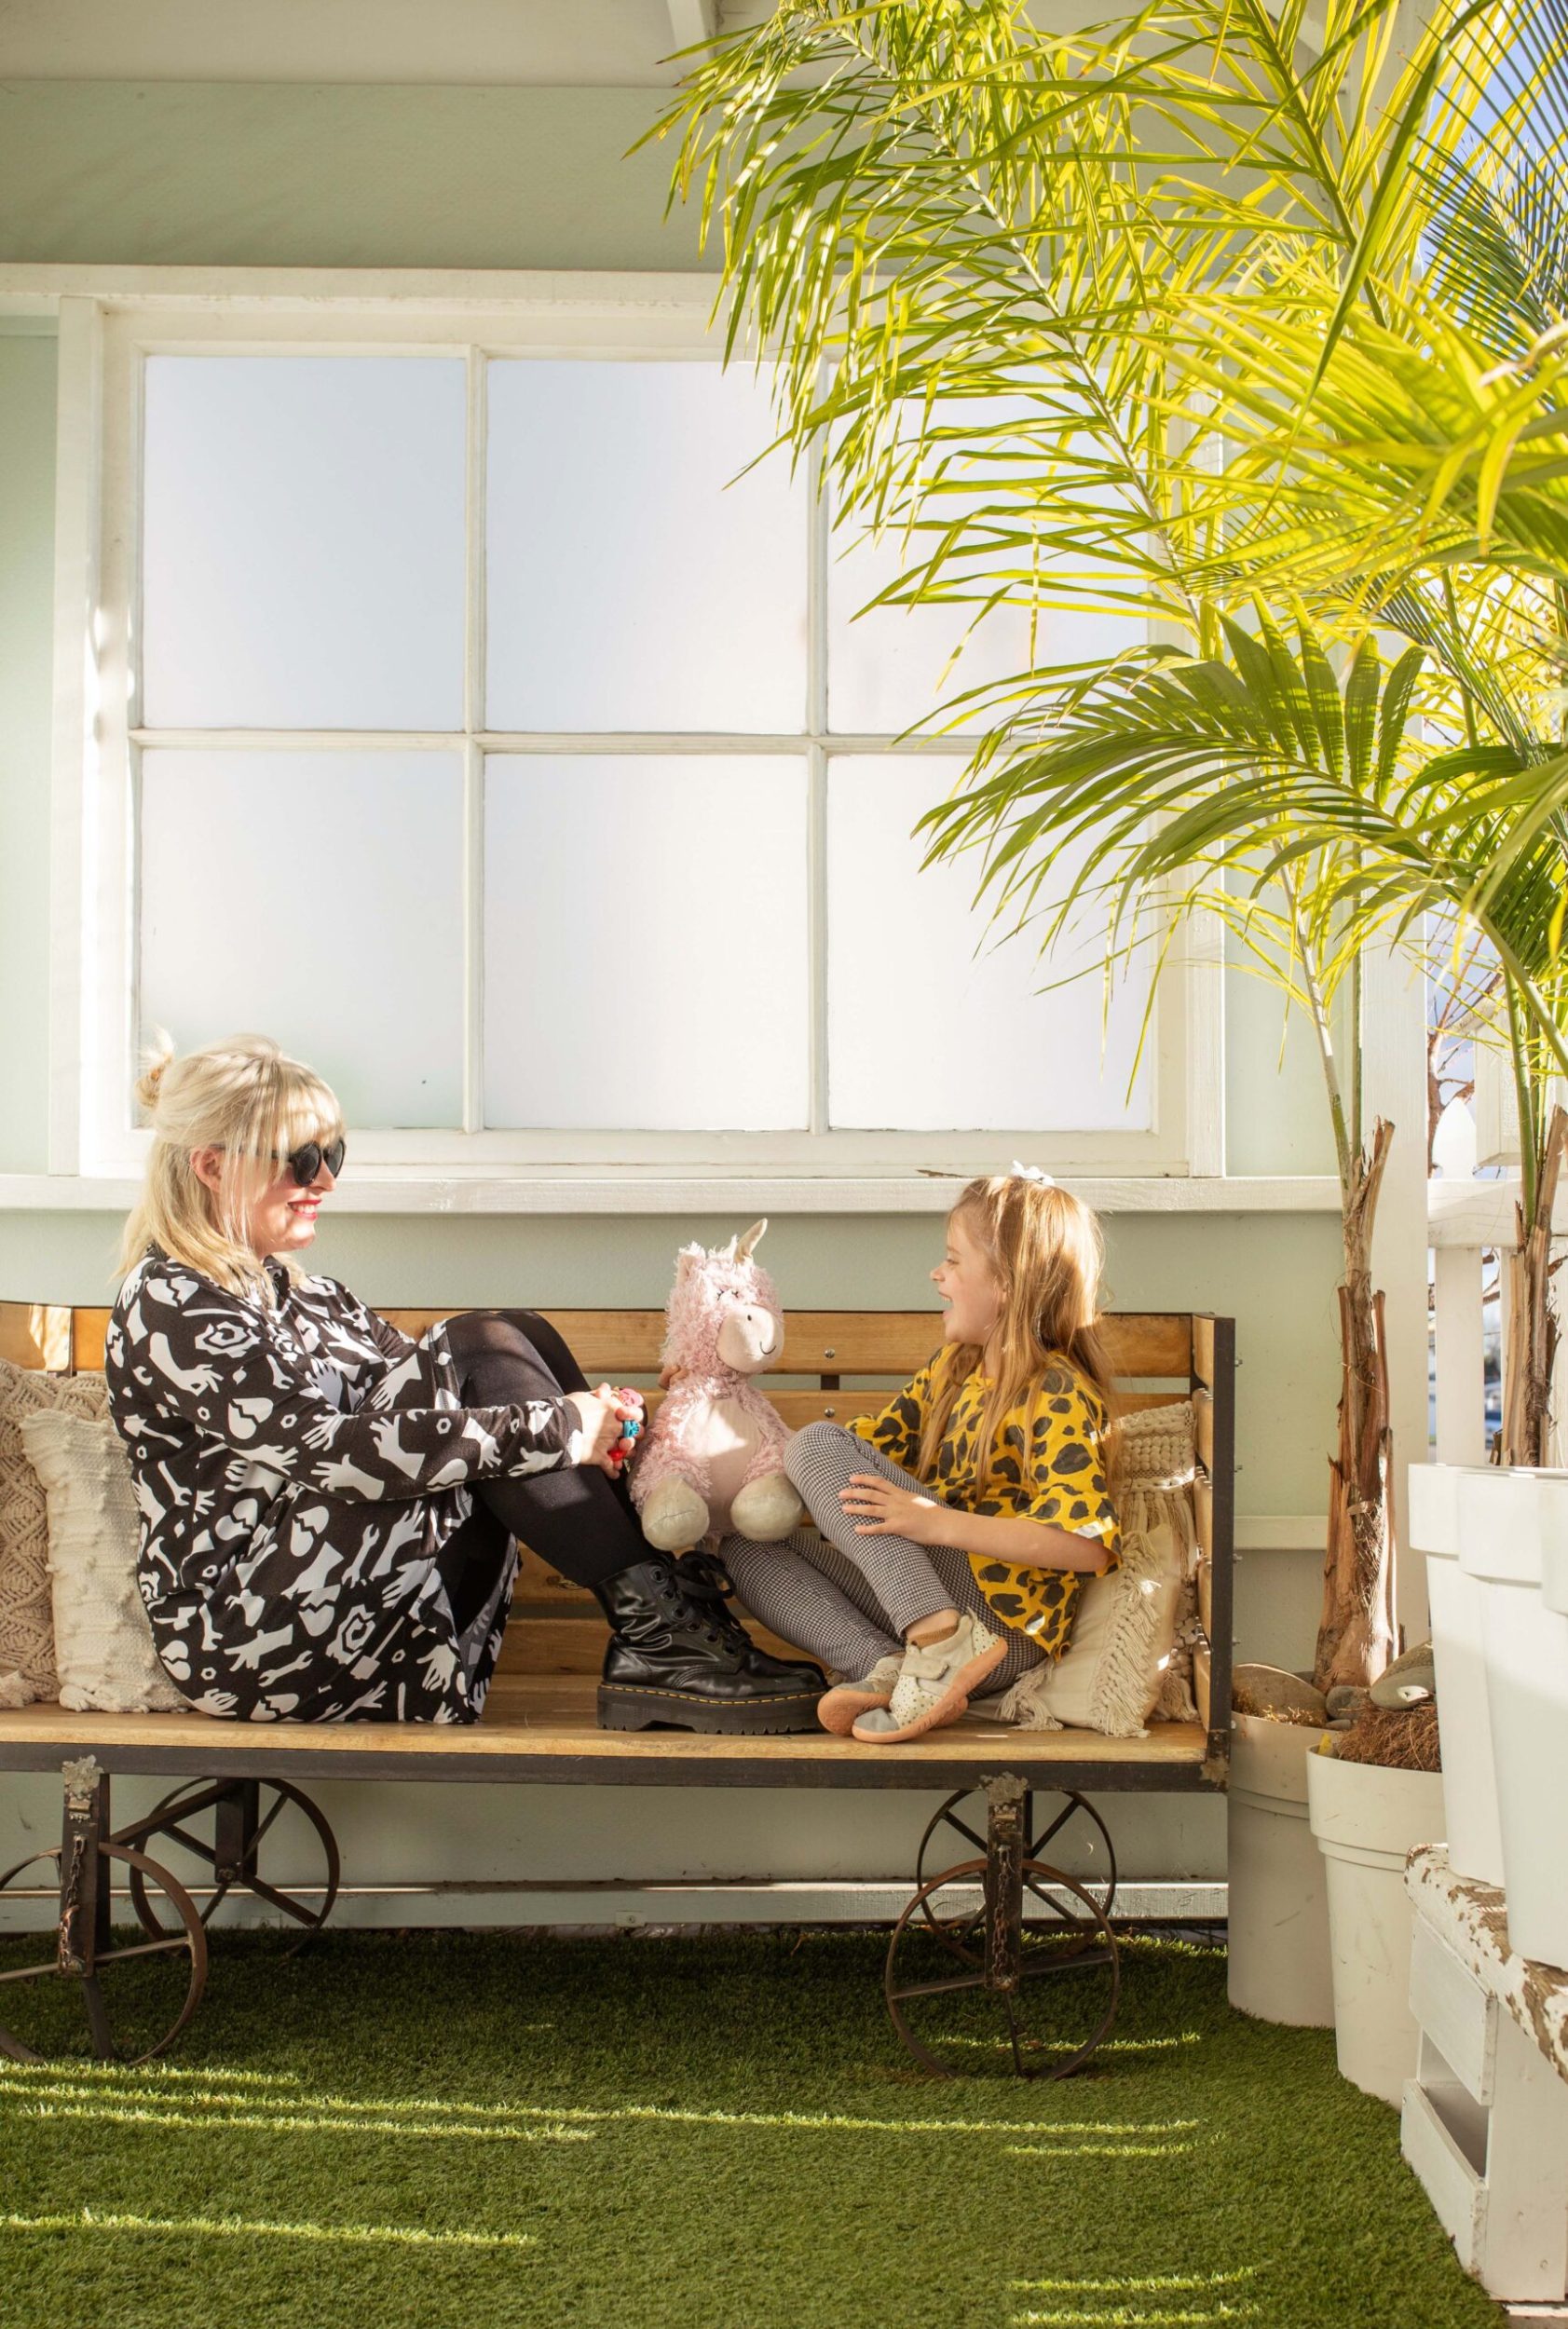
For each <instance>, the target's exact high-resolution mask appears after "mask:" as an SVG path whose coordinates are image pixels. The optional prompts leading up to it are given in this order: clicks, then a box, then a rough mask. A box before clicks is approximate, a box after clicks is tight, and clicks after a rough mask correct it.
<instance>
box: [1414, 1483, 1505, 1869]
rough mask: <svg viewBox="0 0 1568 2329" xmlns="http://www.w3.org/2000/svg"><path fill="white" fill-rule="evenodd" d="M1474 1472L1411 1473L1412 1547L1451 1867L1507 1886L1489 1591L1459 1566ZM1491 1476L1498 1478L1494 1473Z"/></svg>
mask: <svg viewBox="0 0 1568 2329" xmlns="http://www.w3.org/2000/svg"><path fill="white" fill-rule="evenodd" d="M1470 1468H1471V1467H1469V1466H1466V1465H1460V1464H1411V1467H1410V1474H1409V1505H1408V1510H1409V1514H1410V1540H1411V1549H1412V1550H1413V1551H1415V1552H1418V1553H1425V1556H1426V1599H1427V1603H1428V1606H1429V1608H1430V1610H1431V1614H1432V1655H1433V1658H1434V1661H1435V1662H1436V1665H1437V1669H1438V1735H1439V1737H1440V1738H1441V1741H1442V1761H1443V1770H1442V1780H1443V1818H1444V1821H1445V1824H1446V1834H1447V1841H1448V1859H1449V1866H1450V1867H1451V1868H1452V1871H1453V1873H1454V1874H1455V1875H1456V1876H1473V1877H1476V1878H1479V1881H1480V1882H1481V1883H1482V1884H1486V1885H1500V1884H1501V1883H1502V1881H1503V1832H1502V1828H1501V1826H1500V1824H1499V1822H1498V1817H1497V1774H1496V1770H1495V1768H1494V1766H1493V1759H1492V1718H1491V1715H1490V1712H1489V1710H1488V1707H1487V1692H1486V1655H1485V1652H1484V1650H1483V1648H1482V1646H1481V1625H1482V1617H1481V1612H1482V1608H1483V1606H1484V1603H1485V1599H1486V1588H1485V1587H1484V1586H1483V1585H1482V1584H1481V1583H1480V1582H1479V1579H1478V1578H1476V1577H1472V1576H1468V1575H1466V1572H1465V1570H1464V1569H1463V1568H1462V1566H1461V1565H1460V1559H1459V1483H1460V1481H1461V1479H1463V1478H1466V1477H1467V1476H1468V1474H1469V1471H1470ZM1478 1468H1479V1467H1478ZM1486 1468H1487V1471H1488V1472H1489V1473H1490V1474H1491V1476H1492V1477H1493V1478H1495V1477H1496V1475H1495V1473H1494V1472H1493V1470H1492V1467H1491V1466H1490V1465H1489V1466H1487V1467H1486Z"/></svg>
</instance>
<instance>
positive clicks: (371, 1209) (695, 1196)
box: [0, 1165, 1339, 1215]
mask: <svg viewBox="0 0 1568 2329" xmlns="http://www.w3.org/2000/svg"><path fill="white" fill-rule="evenodd" d="M966 1178H967V1176H966V1175H964V1174H961V1173H951V1174H946V1173H940V1174H926V1173H921V1174H900V1175H896V1176H893V1175H889V1176H873V1175H867V1174H856V1175H846V1174H831V1175H830V1174H807V1173H798V1172H797V1173H784V1172H778V1173H766V1172H758V1171H757V1170H755V1169H748V1170H745V1171H736V1172H732V1173H729V1174H718V1173H714V1172H693V1171H691V1170H690V1169H689V1168H688V1169H686V1170H684V1171H680V1172H675V1171H671V1172H657V1171H654V1170H652V1169H651V1168H649V1167H648V1166H647V1165H638V1166H632V1165H629V1166H627V1168H626V1169H625V1170H624V1171H623V1172H619V1173H613V1174H612V1173H607V1172H605V1171H604V1170H603V1169H602V1168H593V1169H588V1170H584V1169H583V1168H580V1167H578V1168H562V1169H560V1170H557V1171H553V1172H546V1171H542V1170H540V1169H539V1168H537V1167H536V1168H532V1169H530V1170H529V1171H527V1172H521V1171H520V1172H517V1173H509V1174H502V1173H498V1172H496V1171H494V1170H493V1169H492V1170H489V1171H485V1172H483V1173H481V1172H477V1171H475V1172H471V1173H466V1174H464V1173H451V1172H448V1173H443V1174H434V1173H429V1172H418V1171H416V1170H413V1169H410V1168H406V1167H393V1166H388V1165H382V1166H375V1165H361V1166H360V1167H359V1168H358V1169H357V1170H355V1171H353V1172H351V1173H350V1174H349V1175H348V1177H347V1178H345V1180H344V1182H343V1185H342V1187H341V1188H340V1189H338V1190H337V1191H336V1192H335V1193H334V1197H333V1199H332V1203H333V1205H334V1208H335V1209H337V1210H340V1211H342V1212H345V1213H411V1214H432V1213H445V1214H479V1213H542V1214H575V1213H621V1214H625V1213H647V1214H660V1213H713V1212H721V1213H728V1212H731V1211H735V1210H744V1209H746V1208H748V1207H749V1208H750V1209H751V1210H753V1211H755V1212H757V1213H771V1214H778V1215H784V1214H791V1213H945V1212H946V1211H947V1209H948V1206H949V1205H951V1203H952V1201H953V1198H954V1197H955V1196H956V1195H957V1193H958V1192H959V1190H960V1189H961V1188H962V1186H963V1183H964V1180H965V1179H966ZM1064 1186H1066V1187H1069V1188H1070V1189H1071V1190H1072V1191H1073V1192H1074V1193H1075V1194H1076V1195H1078V1196H1081V1197H1082V1198H1084V1201H1085V1203H1087V1204H1089V1205H1093V1206H1094V1207H1095V1209H1096V1211H1097V1212H1100V1213H1332V1212H1335V1211H1336V1210H1337V1209H1338V1206H1339V1185H1338V1183H1337V1182H1336V1181H1335V1180H1334V1179H1333V1178H1331V1177H1329V1176H1328V1175H1304V1174H1303V1175H1283V1174H1282V1175H1279V1176H1277V1177H1275V1176H1259V1175H1248V1176H1241V1175H1238V1176H1236V1177H1235V1178H1222V1177H1216V1178H1195V1177H1194V1178H1185V1177H1182V1178H1178V1177H1176V1176H1174V1175H1173V1176H1170V1177H1168V1178H1152V1177H1149V1176H1143V1177H1141V1178H1121V1179H1113V1178H1094V1177H1089V1176H1081V1175H1077V1174H1073V1175H1070V1176H1065V1177H1064ZM140 1192H141V1182H140V1180H139V1179H136V1178H130V1177H118V1176H105V1177H103V1178H97V1177H94V1176H91V1175H86V1174H82V1175H78V1174H71V1173H0V1211H3V1212H73V1213H123V1212H129V1210H130V1207H131V1205H134V1204H135V1202H136V1199H137V1197H138V1195H139V1194H140Z"/></svg>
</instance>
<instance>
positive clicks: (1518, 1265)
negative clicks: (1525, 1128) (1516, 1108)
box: [1500, 1108, 1568, 1468]
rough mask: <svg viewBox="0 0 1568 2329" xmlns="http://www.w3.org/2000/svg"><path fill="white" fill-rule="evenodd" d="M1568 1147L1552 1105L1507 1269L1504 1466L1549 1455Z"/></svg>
mask: <svg viewBox="0 0 1568 2329" xmlns="http://www.w3.org/2000/svg"><path fill="white" fill-rule="evenodd" d="M1565 1150H1568V1114H1565V1113H1564V1111H1563V1110H1561V1108H1554V1109H1553V1110H1552V1112H1551V1122H1550V1124H1548V1127H1547V1137H1546V1139H1545V1141H1544V1142H1543V1144H1542V1151H1541V1164H1540V1169H1539V1171H1538V1172H1537V1173H1536V1174H1535V1176H1534V1190H1533V1191H1532V1192H1530V1201H1529V1205H1528V1208H1527V1207H1526V1206H1525V1205H1522V1204H1516V1205H1515V1206H1514V1218H1515V1220H1516V1222H1517V1224H1518V1230H1517V1242H1516V1244H1515V1246H1514V1250H1513V1252H1512V1253H1511V1254H1509V1255H1508V1256H1507V1273H1508V1333H1507V1349H1506V1351H1505V1352H1504V1355H1503V1444H1502V1449H1501V1451H1500V1452H1501V1455H1502V1460H1503V1462H1504V1463H1505V1464H1525V1465H1529V1466H1531V1467H1533V1468H1534V1467H1537V1466H1539V1465H1541V1464H1546V1463H1548V1461H1549V1450H1548V1436H1549V1433H1550V1429H1551V1380H1552V1368H1553V1365H1554V1363H1555V1361H1556V1358H1557V1345H1558V1339H1559V1327H1558V1320H1557V1313H1556V1309H1555V1306H1554V1304H1553V1301H1552V1286H1551V1281H1552V1276H1553V1273H1554V1267H1555V1265H1554V1264H1553V1261H1552V1258H1551V1235H1552V1213H1553V1209H1554V1207H1555V1205H1556V1203H1557V1184H1558V1178H1559V1176H1560V1175H1561V1169H1562V1160H1563V1154H1564V1151H1565Z"/></svg>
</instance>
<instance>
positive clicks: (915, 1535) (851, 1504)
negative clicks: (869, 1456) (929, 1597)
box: [839, 1472, 952, 1545]
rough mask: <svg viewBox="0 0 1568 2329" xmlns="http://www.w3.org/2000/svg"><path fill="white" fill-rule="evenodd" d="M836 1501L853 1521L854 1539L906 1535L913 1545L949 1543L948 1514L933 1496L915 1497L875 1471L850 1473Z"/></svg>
mask: <svg viewBox="0 0 1568 2329" xmlns="http://www.w3.org/2000/svg"><path fill="white" fill-rule="evenodd" d="M839 1503H840V1504H841V1505H843V1507H844V1510H845V1512H846V1513H847V1514H848V1515H849V1517H850V1519H852V1521H853V1522H854V1532H855V1534H856V1536H907V1537H908V1538H910V1539H911V1540H912V1542H913V1543H915V1544H916V1545H944V1544H947V1543H948V1542H949V1541H950V1538H949V1534H948V1524H949V1523H950V1521H951V1519H952V1515H951V1513H950V1512H949V1511H948V1507H947V1505H944V1504H939V1503H938V1502H937V1500H936V1498H935V1497H934V1496H916V1495H913V1494H912V1493H911V1492H910V1491H909V1490H908V1489H907V1488H900V1487H898V1486H897V1485H896V1483H895V1482H894V1481H893V1480H886V1479H884V1478H882V1476H881V1474H880V1473H879V1472H852V1473H851V1474H850V1477H849V1482H848V1485H847V1486H846V1487H843V1488H841V1489H840V1490H839Z"/></svg>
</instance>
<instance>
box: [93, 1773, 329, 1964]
mask: <svg viewBox="0 0 1568 2329" xmlns="http://www.w3.org/2000/svg"><path fill="white" fill-rule="evenodd" d="M269 1797H270V1798H271V1799H272V1800H271V1801H270V1803H269V1802H268V1800H267V1799H268V1798H269ZM289 1805H293V1808H294V1809H295V1810H296V1811H297V1812H299V1813H300V1814H301V1815H302V1817H303V1818H305V1820H306V1821H307V1824H308V1826H309V1827H310V1828H311V1829H312V1831H313V1832H314V1833H315V1836H316V1840H317V1842H318V1844H319V1845H320V1847H321V1855H322V1859H323V1860H324V1861H325V1864H326V1883H325V1885H324V1886H323V1887H322V1891H321V1898H320V1904H319V1905H318V1906H317V1907H314V1908H312V1907H310V1906H309V1905H308V1904H307V1902H306V1901H304V1900H296V1899H294V1898H293V1895H292V1894H290V1893H287V1892H283V1891H281V1890H280V1888H279V1887H278V1886H276V1885H270V1884H268V1883H267V1882H266V1879H265V1878H264V1877H263V1876H262V1874H261V1873H260V1871H259V1868H258V1866H257V1861H258V1858H259V1855H260V1851H261V1845H262V1842H263V1839H264V1838H265V1837H266V1834H267V1832H268V1831H269V1830H270V1829H271V1828H272V1827H273V1826H274V1825H275V1824H276V1822H277V1820H278V1818H279V1816H280V1813H282V1812H283V1811H284V1810H285V1808H286V1807H287V1806H289ZM205 1811H211V1813H212V1841H211V1843H208V1842H206V1841H205V1840H204V1838H202V1837H201V1836H199V1835H194V1834H192V1832H190V1829H189V1827H188V1825H187V1824H186V1823H187V1822H189V1821H190V1820H192V1819H195V1818H198V1817H199V1815H200V1814H201V1813H203V1812H205ZM155 1836H162V1837H167V1838H168V1839H169V1840H170V1842H171V1843H174V1844H178V1845H181V1846H182V1848H183V1849H184V1850H185V1851H187V1852H189V1853H191V1854H193V1855H194V1856H195V1858H196V1859H198V1860H202V1861H204V1862H205V1863H206V1865H207V1866H208V1867H209V1868H210V1869H211V1871H212V1874H213V1878H214V1882H213V1885H212V1888H211V1893H210V1894H209V1895H208V1898H207V1901H206V1905H205V1907H204V1908H203V1909H202V1911H201V1922H202V1924H203V1925H204V1926H205V1925H210V1924H211V1921H212V1918H213V1916H214V1915H215V1914H216V1913H217V1911H218V1910H219V1909H220V1908H221V1907H222V1906H223V1904H224V1902H225V1900H227V1898H228V1896H229V1894H230V1892H231V1891H233V1890H234V1889H235V1888H236V1887H237V1886H238V1888H239V1890H241V1891H244V1892H253V1893H254V1894H255V1896H256V1898H257V1900H265V1901H266V1903H267V1905H268V1906H269V1907H270V1908H274V1909H277V1910H279V1911H280V1914H283V1915H284V1916H288V1917H292V1918H293V1922H294V1923H295V1924H296V1925H302V1926H303V1927H305V1929H304V1931H303V1932H302V1933H301V1935H300V1937H299V1939H298V1940H297V1941H295V1942H294V1944H293V1948H292V1949H288V1950H285V1951H284V1953H283V1954H285V1955H286V1956H291V1957H293V1956H297V1955H298V1954H299V1952H300V1951H301V1950H302V1949H304V1948H305V1947H307V1944H308V1943H309V1942H310V1941H311V1940H312V1939H313V1938H314V1937H315V1935H316V1934H317V1933H319V1932H320V1929H321V1927H322V1926H323V1925H324V1924H325V1923H326V1921H327V1919H328V1917H329V1916H330V1915H331V1914H332V1911H333V1903H334V1901H335V1900H336V1899H337V1887H338V1882H339V1879H340V1877H341V1874H342V1867H341V1863H340V1861H339V1858H338V1850H337V1839H336V1837H335V1836H334V1834H333V1832H332V1830H331V1828H330V1827H329V1826H328V1824H327V1820H326V1818H325V1815H324V1814H323V1813H322V1812H321V1811H320V1808H319V1807H318V1806H317V1805H315V1804H314V1803H312V1801H311V1799H310V1797H309V1796H308V1795H307V1794H306V1793H305V1792H304V1791H302V1790H301V1789H299V1788H297V1787H294V1786H293V1785H292V1784H291V1783H290V1781H289V1780H287V1779H226V1780H199V1781H198V1782H197V1784H196V1785H195V1786H191V1787H177V1788H175V1789H174V1791H172V1793H170V1794H169V1795H166V1796H165V1797H164V1798H163V1801H162V1802H161V1803H160V1804H157V1805H155V1806H154V1808H153V1809H152V1810H151V1811H150V1812H148V1813H147V1814H146V1816H145V1817H144V1818H141V1819H138V1820H135V1821H133V1822H132V1824H131V1825H130V1826H129V1827H126V1828H122V1829H120V1830H118V1831H117V1832H116V1842H125V1841H133V1842H134V1843H135V1844H137V1845H140V1846H143V1848H144V1847H145V1845H147V1844H148V1843H150V1842H151V1840H152V1838H153V1837H155ZM197 1889H198V1891H205V1890H206V1887H205V1886H198V1887H197ZM130 1904H131V1906H132V1908H133V1909H134V1910H135V1912H136V1915H137V1919H138V1921H139V1923H140V1924H141V1927H142V1929H143V1932H144V1933H146V1934H147V1935H148V1936H149V1937H150V1938H151V1939H153V1940H155V1941H157V1940H163V1939H166V1938H167V1937H168V1932H167V1927H165V1926H164V1924H163V1922H162V1920H161V1918H160V1917H159V1915H158V1914H157V1909H156V1908H155V1907H154V1905H153V1901H152V1899H151V1897H150V1895H149V1893H148V1890H147V1886H146V1885H145V1883H144V1882H143V1879H142V1878H141V1877H140V1876H139V1875H136V1874H134V1873H133V1874H132V1876H131V1879H130Z"/></svg>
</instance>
